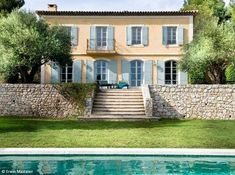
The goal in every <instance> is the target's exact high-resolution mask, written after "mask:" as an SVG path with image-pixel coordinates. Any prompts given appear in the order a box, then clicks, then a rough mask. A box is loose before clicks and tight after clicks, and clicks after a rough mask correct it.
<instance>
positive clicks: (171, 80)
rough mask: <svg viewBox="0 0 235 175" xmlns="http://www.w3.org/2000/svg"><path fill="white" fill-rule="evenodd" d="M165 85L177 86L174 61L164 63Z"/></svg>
mask: <svg viewBox="0 0 235 175" xmlns="http://www.w3.org/2000/svg"><path fill="white" fill-rule="evenodd" d="M165 84H177V63H176V61H167V62H165Z"/></svg>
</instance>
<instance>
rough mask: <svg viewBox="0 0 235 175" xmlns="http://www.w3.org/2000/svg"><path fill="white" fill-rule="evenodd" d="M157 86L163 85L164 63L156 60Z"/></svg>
mask: <svg viewBox="0 0 235 175" xmlns="http://www.w3.org/2000/svg"><path fill="white" fill-rule="evenodd" d="M156 62H157V84H158V85H164V84H165V62H164V61H160V60H157V61H156Z"/></svg>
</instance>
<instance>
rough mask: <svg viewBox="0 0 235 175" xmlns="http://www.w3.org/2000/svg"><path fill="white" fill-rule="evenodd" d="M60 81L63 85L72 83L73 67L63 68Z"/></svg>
mask: <svg viewBox="0 0 235 175" xmlns="http://www.w3.org/2000/svg"><path fill="white" fill-rule="evenodd" d="M60 80H61V82H62V83H70V82H72V81H73V66H72V65H66V66H62V67H61V71H60Z"/></svg>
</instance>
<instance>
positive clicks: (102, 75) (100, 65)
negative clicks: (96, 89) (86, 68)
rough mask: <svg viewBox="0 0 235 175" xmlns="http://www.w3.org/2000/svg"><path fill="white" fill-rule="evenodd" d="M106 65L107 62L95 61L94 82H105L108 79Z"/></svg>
mask: <svg viewBox="0 0 235 175" xmlns="http://www.w3.org/2000/svg"><path fill="white" fill-rule="evenodd" d="M107 67H108V63H107V61H103V60H100V61H96V80H98V81H100V80H102V81H105V80H107V79H108V71H107V70H108V68H107Z"/></svg>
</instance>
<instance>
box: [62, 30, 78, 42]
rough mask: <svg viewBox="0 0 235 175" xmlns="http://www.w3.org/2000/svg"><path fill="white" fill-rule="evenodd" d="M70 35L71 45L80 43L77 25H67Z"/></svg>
mask: <svg viewBox="0 0 235 175" xmlns="http://www.w3.org/2000/svg"><path fill="white" fill-rule="evenodd" d="M65 28H66V31H67V33H68V35H69V36H70V38H71V46H77V45H78V28H77V27H76V26H65Z"/></svg>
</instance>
